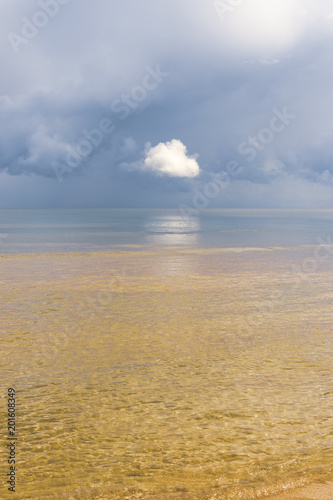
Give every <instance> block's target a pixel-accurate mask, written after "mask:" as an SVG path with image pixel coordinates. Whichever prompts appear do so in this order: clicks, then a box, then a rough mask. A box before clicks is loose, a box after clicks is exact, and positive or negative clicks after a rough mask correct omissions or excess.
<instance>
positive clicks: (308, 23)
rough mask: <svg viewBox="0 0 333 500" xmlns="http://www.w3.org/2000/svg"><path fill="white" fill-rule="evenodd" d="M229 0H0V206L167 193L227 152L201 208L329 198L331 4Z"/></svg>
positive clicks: (166, 200)
mask: <svg viewBox="0 0 333 500" xmlns="http://www.w3.org/2000/svg"><path fill="white" fill-rule="evenodd" d="M223 5H229V7H230V8H227V9H225V8H224V7H223ZM231 6H232V3H228V1H227V0H226V1H225V2H215V3H214V1H213V0H195V1H193V0H191V1H190V0H183V1H182V2H178V1H176V0H170V1H168V2H166V1H162V0H159V1H156V0H142V1H141V2H137V1H134V0H124V1H123V2H118V1H114V0H111V1H110V0H99V2H98V3H96V2H95V3H94V2H91V1H88V0H82V1H79V0H40V1H33V0H18V1H16V2H15V3H13V2H11V1H10V0H2V1H1V2H0V15H1V17H0V19H1V21H0V25H1V33H2V45H1V48H0V63H1V67H2V68H3V71H2V77H1V81H0V116H1V122H0V153H1V164H0V171H1V173H0V195H1V200H2V202H1V204H2V206H135V205H138V206H178V204H179V203H184V202H185V203H190V202H191V200H192V198H193V190H195V189H197V188H198V186H199V187H200V186H202V185H204V183H205V182H207V181H208V179H210V174H212V173H213V172H220V171H221V170H225V168H226V165H227V164H228V162H230V161H237V162H239V164H240V165H241V167H242V169H241V171H240V173H239V175H238V176H237V178H234V179H233V180H232V182H231V183H230V185H229V186H228V188H227V189H225V190H224V191H223V193H221V196H219V197H218V198H217V199H215V200H213V201H212V202H211V206H246V205H248V206H255V205H256V203H257V204H258V206H288V205H289V206H316V205H317V204H320V206H322V205H323V204H324V205H325V204H326V205H327V206H332V204H331V199H332V194H333V192H332V188H333V185H332V176H333V165H332V158H333V147H332V144H333V142H332V136H333V122H332V119H331V112H330V110H331V107H332V106H331V105H332V98H333V96H332V93H333V90H332V88H331V81H332V76H333V75H332V73H333V64H332V63H333V51H332V49H331V46H332V38H333V7H331V6H330V2H329V1H327V2H326V1H323V2H321V3H320V5H316V4H315V3H314V2H312V1H310V0H308V1H301V0H288V1H287V0H271V1H270V2H269V8H268V7H267V1H266V0H247V1H246V2H240V5H239V7H237V8H235V7H231ZM221 9H222V10H221ZM277 113H280V115H282V116H293V117H294V118H292V119H289V123H284V122H283V118H282V119H280V121H279V122H276V121H275V122H273V126H272V120H273V119H274V117H276V116H277V115H276V114H277ZM285 120H286V121H288V119H285ZM281 125H284V127H283V130H282V129H281ZM279 128H280V129H281V130H280V131H277V129H279ZM173 140H175V141H178V142H175V143H173V142H172V141H173ZM147 143H150V145H151V151H152V152H153V153H154V157H153V160H149V154H150V153H148V150H147V148H146V149H145V147H146V146H145V145H146V144H147ZM167 144H177V145H178V147H179V150H181V151H183V150H184V148H186V149H185V150H187V151H186V154H187V158H185V157H181V156H179V155H178V156H176V157H172V158H173V159H171V157H170V156H163V158H162V159H161V158H160V157H158V158H157V156H156V154H157V153H158V154H159V153H160V152H161V151H164V153H165V152H166V151H167V149H168V146H167ZM181 144H182V145H183V146H184V148H183V146H181ZM158 145H160V146H159V147H158V149H154V148H156V147H157V146H158ZM151 154H152V153H151ZM147 155H148V156H147ZM195 155H198V157H196V156H195ZM147 158H148V160H147ZM165 158H166V160H165ZM180 158H183V160H182V161H183V163H182V162H181V159H180ZM191 158H196V161H197V162H198V163H199V166H200V173H199V175H198V176H197V177H196V178H195V179H188V180H186V179H184V178H180V177H179V178H177V177H174V176H175V175H176V176H177V175H180V174H179V173H183V172H186V169H184V165H186V164H190V163H189V159H191ZM149 161H150V170H149V169H148V170H147V168H141V170H140V165H141V166H142V167H145V166H146V167H147V165H148V163H149ZM165 161H166V162H168V161H169V162H171V163H170V164H172V165H173V167H172V168H169V166H168V164H165ZM177 162H178V163H177ZM124 164H126V165H129V166H131V165H134V166H136V167H137V168H124ZM176 165H178V166H179V170H178V171H177V172H176V170H175V169H176ZM177 168H178V167H177ZM161 171H163V172H164V174H165V173H166V174H165V175H163V176H162V177H160V176H158V175H157V174H159V173H160V172H161ZM170 175H171V176H173V177H170ZM182 175H183V174H182ZM184 175H186V174H184ZM189 175H190V176H191V175H192V173H191V174H189ZM193 175H194V174H193ZM59 180H62V181H63V182H59Z"/></svg>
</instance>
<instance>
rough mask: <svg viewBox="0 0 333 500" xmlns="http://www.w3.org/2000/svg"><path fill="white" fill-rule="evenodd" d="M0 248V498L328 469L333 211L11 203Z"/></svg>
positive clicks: (313, 475)
mask: <svg viewBox="0 0 333 500" xmlns="http://www.w3.org/2000/svg"><path fill="white" fill-rule="evenodd" d="M0 249H1V250H0V282H1V287H0V297H1V300H0V314H1V320H2V321H1V327H0V328H1V365H0V380H1V381H2V383H1V386H2V390H1V395H0V403H1V408H0V410H1V413H0V419H1V422H2V423H1V427H2V429H3V431H2V434H1V436H0V446H1V450H2V452H1V454H0V471H1V474H0V498H4V499H5V498H15V499H18V500H21V499H34V500H36V499H44V498H45V499H92V500H93V499H96V500H97V499H100V500H101V499H111V500H113V499H119V500H123V499H148V500H149V499H161V500H164V499H165V500H166V499H171V500H172V499H189V500H196V499H197V500H212V499H217V500H218V499H221V500H252V499H260V498H270V497H271V496H273V495H274V494H278V493H281V492H288V491H293V490H295V489H297V488H298V487H300V486H303V485H307V484H311V483H313V482H317V483H318V482H323V481H326V480H331V481H332V477H333V467H332V463H333V432H332V424H333V338H332V324H333V210H266V209H257V210H254V209H251V210H245V209H223V210H222V209H221V210H203V211H198V212H195V213H190V214H186V213H183V212H182V211H180V210H177V209H174V210H171V209H170V210H169V209H158V210H157V209H137V210H134V209H73V210H71V209H68V210H58V209H51V210H40V209H36V210H20V209H17V210H5V209H2V210H0ZM8 389H11V390H14V391H15V401H16V403H15V404H16V410H15V435H14V436H10V435H9V429H8V428H7V427H8V426H7V421H8V407H7V403H8ZM11 394H13V392H12V391H11ZM14 438H15V443H16V446H15V453H16V454H15V467H16V469H15V493H14V494H13V492H11V491H9V490H8V487H9V486H10V485H9V483H8V476H7V474H8V473H9V464H8V459H9V448H8V446H7V445H8V442H9V439H14Z"/></svg>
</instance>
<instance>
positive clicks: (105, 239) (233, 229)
mask: <svg viewBox="0 0 333 500" xmlns="http://www.w3.org/2000/svg"><path fill="white" fill-rule="evenodd" d="M332 229H333V210H332V211H322V210H318V211H310V210H299V211H297V210H205V211H202V212H201V213H199V215H197V216H189V217H183V216H182V214H181V213H180V211H179V210H111V209H110V210H89V209H87V210H0V245H1V247H0V253H32V252H37V253H39V252H40V253H44V252H72V251H83V252H85V251H101V250H104V251H105V250H112V249H118V250H119V249H126V250H129V249H132V250H135V249H136V246H142V245H144V246H150V247H163V246H166V247H171V246H174V247H190V248H196V247H197V248H210V247H244V246H245V247H246V246H248V247H271V246H287V247H288V246H295V245H313V244H316V238H317V236H318V235H320V234H323V235H326V234H327V233H328V232H330V231H331V230H332Z"/></svg>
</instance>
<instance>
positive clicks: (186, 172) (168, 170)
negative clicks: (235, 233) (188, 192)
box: [143, 139, 200, 177]
mask: <svg viewBox="0 0 333 500" xmlns="http://www.w3.org/2000/svg"><path fill="white" fill-rule="evenodd" d="M197 158H198V155H197V154H195V155H192V156H188V154H187V149H186V146H185V145H184V144H183V143H182V142H181V141H179V140H177V139H173V140H172V141H169V142H166V143H163V142H160V143H159V144H158V145H157V146H155V147H151V145H150V144H148V145H147V146H146V158H145V160H144V163H143V168H144V170H149V171H151V172H155V173H157V174H160V175H168V176H170V177H196V176H197V175H199V173H200V167H199V165H198V163H197V161H196V159H197Z"/></svg>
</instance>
